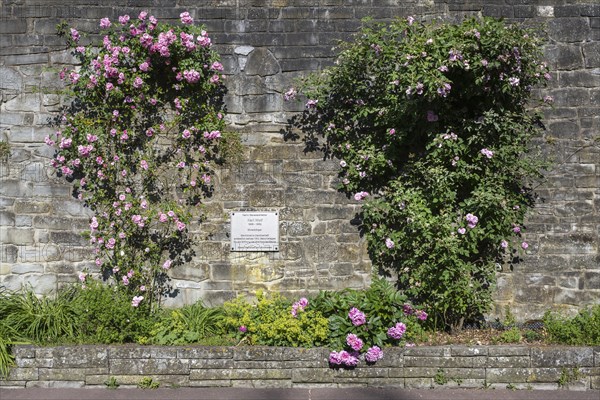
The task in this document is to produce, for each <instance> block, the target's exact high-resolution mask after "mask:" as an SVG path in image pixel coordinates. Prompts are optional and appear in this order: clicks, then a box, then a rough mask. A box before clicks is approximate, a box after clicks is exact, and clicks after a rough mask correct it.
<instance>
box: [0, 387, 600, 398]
mask: <svg viewBox="0 0 600 400" xmlns="http://www.w3.org/2000/svg"><path fill="white" fill-rule="evenodd" d="M159 399H160V400H365V399H368V400H600V391H597V390H593V391H591V390H589V391H566V390H504V389H503V390H498V389H489V390H484V389H368V388H356V389H329V388H328V389H324V388H320V389H297V388H294V389H246V388H179V389H155V390H150V389H148V390H142V389H116V390H110V389H45V388H31V389H0V400H159Z"/></svg>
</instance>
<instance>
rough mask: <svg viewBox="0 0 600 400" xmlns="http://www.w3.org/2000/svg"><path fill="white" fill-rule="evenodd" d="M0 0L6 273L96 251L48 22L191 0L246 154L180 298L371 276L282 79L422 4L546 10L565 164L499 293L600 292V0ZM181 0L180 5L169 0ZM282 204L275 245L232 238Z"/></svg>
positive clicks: (14, 285)
mask: <svg viewBox="0 0 600 400" xmlns="http://www.w3.org/2000/svg"><path fill="white" fill-rule="evenodd" d="M98 4H99V2H97V1H91V0H79V1H71V0H68V1H67V0H0V140H4V141H8V142H10V143H11V145H12V148H13V150H12V155H11V156H10V158H9V159H6V160H1V161H0V285H1V286H5V287H7V288H9V289H18V288H20V287H21V286H22V285H32V287H33V288H34V289H35V290H36V291H37V292H38V293H47V292H49V291H52V290H56V289H57V288H59V287H60V286H61V285H64V284H66V283H68V282H72V281H74V280H76V277H77V273H78V271H81V270H83V269H85V268H89V269H92V270H93V268H94V266H93V265H92V264H91V263H90V261H89V260H88V255H89V248H87V247H86V242H85V241H84V240H83V239H82V238H81V237H80V235H79V232H80V231H81V230H83V229H85V228H86V227H87V224H88V218H89V212H88V211H87V210H86V209H85V208H84V207H82V205H81V204H80V203H78V202H77V201H75V200H74V199H73V198H71V197H70V187H69V186H68V184H66V183H65V182H64V181H62V180H59V179H57V178H55V177H52V175H51V172H50V169H49V168H48V164H49V160H50V157H51V150H50V149H49V148H47V147H46V146H45V145H44V144H43V139H44V137H45V136H46V135H47V134H48V133H49V132H50V130H49V128H48V127H47V126H46V123H47V120H48V118H50V117H52V116H53V115H54V114H53V113H55V112H56V111H57V109H58V106H59V105H60V101H59V98H58V96H57V95H56V91H57V89H59V88H60V82H59V80H58V79H57V72H58V71H59V70H60V69H61V68H62V67H63V66H65V65H69V64H71V63H72V62H73V60H72V59H71V57H70V56H69V54H68V53H67V52H66V51H65V50H64V46H63V45H62V43H61V41H60V40H59V38H57V36H56V35H55V26H56V24H57V23H59V22H60V21H61V20H65V21H67V22H69V23H71V24H73V25H74V26H76V27H77V28H78V29H79V30H80V31H87V32H97V29H98V21H99V19H100V18H102V17H105V16H107V17H109V18H111V19H113V20H114V19H115V18H116V17H117V16H118V15H121V14H124V13H128V14H131V15H137V14H138V13H139V11H141V10H148V11H149V12H150V13H152V14H154V15H156V16H157V17H158V18H160V19H165V18H167V19H172V20H176V19H177V18H178V16H179V13H180V12H182V11H184V10H188V11H189V12H190V13H191V14H192V16H194V18H195V20H196V21H197V22H199V23H203V24H205V25H206V26H207V30H208V31H209V33H210V35H211V37H212V39H213V41H214V43H215V44H216V48H217V50H218V51H219V53H220V54H221V56H222V58H223V63H224V65H225V66H226V72H227V74H228V79H227V87H228V95H227V99H226V100H227V107H228V114H229V115H228V121H229V124H230V127H231V129H235V130H238V131H239V132H240V133H241V135H242V137H243V140H244V143H245V154H244V160H245V161H244V162H243V164H242V165H241V166H239V167H236V168H231V169H225V170H222V171H220V172H219V173H218V175H217V185H216V188H217V190H216V192H215V194H214V196H213V198H212V199H211V201H210V202H209V204H208V208H207V209H208V220H207V221H206V222H204V223H202V224H197V225H196V226H193V227H192V228H193V234H194V237H195V238H196V239H197V241H196V243H197V245H196V253H197V257H196V258H195V259H194V260H193V261H192V262H191V263H190V264H189V265H187V266H186V267H184V268H181V269H179V270H174V271H172V272H173V275H172V278H173V283H174V285H175V286H176V287H177V288H178V289H179V295H178V296H177V297H176V298H175V299H173V301H172V304H182V303H190V302H193V301H196V300H198V299H200V298H203V299H204V300H205V301H206V302H207V303H209V304H218V303H220V302H222V301H223V300H224V299H227V298H231V297H233V296H235V295H237V294H244V293H249V294H251V293H253V292H254V291H256V290H257V289H266V290H277V291H282V292H284V293H285V294H288V295H293V296H298V295H300V294H302V295H306V294H309V293H314V292H316V291H318V290H320V289H340V288H344V287H356V288H358V287H364V286H365V285H367V284H368V282H369V280H370V263H369V259H368V256H367V253H366V249H365V245H364V241H363V239H362V238H361V237H360V236H359V234H358V232H357V229H356V226H355V221H353V219H354V216H355V214H356V212H357V211H358V208H357V204H356V203H355V202H354V201H353V200H350V199H347V198H346V197H345V196H343V195H341V194H340V193H337V192H336V190H335V186H336V179H337V178H336V164H335V162H333V161H331V160H328V161H323V159H322V156H321V155H320V154H316V153H305V152H304V151H303V150H304V149H303V146H302V144H300V143H296V142H289V141H287V142H286V141H284V139H283V136H282V130H283V129H284V128H285V126H286V123H287V122H288V120H289V118H290V117H291V116H293V115H294V113H296V112H298V111H300V110H301V105H298V104H295V103H294V104H292V103H286V102H284V101H283V97H282V93H284V92H285V91H286V90H287V89H288V88H289V87H290V86H292V85H293V84H294V79H296V78H298V77H299V76H302V75H304V74H306V73H307V72H309V71H314V70H319V69H322V68H324V67H327V66H329V65H331V63H332V61H333V57H334V55H335V48H334V46H335V44H336V42H337V40H340V39H342V40H343V39H348V38H349V37H351V35H352V33H354V32H356V30H357V29H358V27H359V25H360V19H361V18H363V17H366V16H372V17H373V18H375V19H377V20H387V19H390V18H393V17H406V16H409V15H413V16H416V18H417V19H418V20H430V19H433V18H438V17H439V18H450V19H459V18H460V17H461V16H463V15H472V14H481V15H488V16H495V17H506V18H508V19H510V20H512V21H515V22H519V23H526V24H530V23H533V22H536V23H537V22H541V23H545V24H547V29H548V39H549V40H548V44H547V46H546V48H545V52H546V55H547V58H548V62H549V64H550V66H551V68H552V75H553V78H554V79H553V80H552V82H551V85H550V87H549V88H548V89H547V90H546V91H545V92H544V94H547V95H551V96H553V97H554V98H555V108H554V109H553V110H551V111H549V112H548V113H547V114H546V116H545V123H546V126H547V128H548V133H547V136H548V138H550V139H551V142H553V143H554V144H553V145H552V146H549V147H548V151H549V152H550V153H552V154H554V155H555V156H556V167H555V168H554V169H553V170H552V171H551V172H550V173H549V174H548V179H547V180H546V181H544V182H543V183H542V184H541V186H540V187H539V188H538V192H539V194H540V198H539V201H538V206H537V207H536V209H535V210H534V212H532V213H531V215H530V217H529V222H528V224H527V227H528V230H527V238H526V239H527V241H528V242H529V243H530V244H531V246H530V248H529V249H528V252H527V254H526V255H525V256H524V257H523V261H522V262H521V263H519V264H517V265H516V266H515V267H514V269H513V270H506V269H505V270H502V271H500V272H499V288H498V292H497V296H496V297H497V302H496V305H497V306H496V309H495V310H494V311H493V312H492V316H494V315H501V314H502V313H503V312H504V307H505V306H509V307H510V308H511V310H512V312H513V313H515V314H516V315H517V316H518V318H519V319H530V318H538V317H540V315H541V314H542V313H543V312H544V311H545V310H547V309H548V308H550V307H554V308H562V309H565V310H567V311H569V310H570V311H574V310H576V309H578V308H579V307H581V306H584V305H587V304H593V303H598V301H599V299H600V256H599V254H598V247H599V245H600V215H599V214H600V212H599V209H600V184H599V181H600V150H599V148H598V142H597V141H596V142H595V145H594V142H593V141H594V139H597V138H598V136H599V130H600V129H599V126H600V116H599V115H600V88H599V87H600V42H599V41H598V39H599V38H600V5H598V4H597V2H596V1H594V0H589V1H567V0H547V1H541V0H540V1H529V0H519V1H515V0H494V1H481V0H446V1H438V0H436V1H434V0H406V1H400V0H308V1H307V0H302V1H301V0H262V1H260V0H221V1H205V0H204V1H194V0H177V1H175V0H168V1H167V0H147V1H129V2H127V3H126V4H127V6H118V5H119V4H123V2H120V1H116V0H107V1H103V2H101V5H98ZM173 4H175V6H173ZM237 210H276V211H279V212H280V225H281V226H280V240H281V243H280V251H279V252H275V253H259V252H257V253H231V252H230V251H229V238H228V233H229V225H228V213H229V212H232V211H237Z"/></svg>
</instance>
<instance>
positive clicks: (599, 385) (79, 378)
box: [0, 345, 600, 390]
mask: <svg viewBox="0 0 600 400" xmlns="http://www.w3.org/2000/svg"><path fill="white" fill-rule="evenodd" d="M384 353H385V356H384V358H383V359H382V360H381V361H379V362H378V363H376V364H374V365H367V364H366V363H364V361H361V363H360V365H359V366H357V367H356V368H351V369H345V368H331V367H330V365H329V362H328V355H329V350H327V349H324V348H314V349H302V348H285V347H267V346H248V347H209V346H137V345H121V346H117V345H114V346H57V347H40V346H32V345H19V346H15V347H14V349H13V354H14V355H15V362H16V367H14V368H13V369H12V370H11V371H10V374H9V376H8V378H7V379H5V380H2V381H0V386H1V387H12V388H15V387H21V388H24V387H48V388H51V387H67V388H68V387H90V388H91V387H104V386H105V385H106V382H109V381H110V380H113V379H114V380H115V381H116V382H117V383H118V384H119V385H121V387H124V388H127V387H135V386H136V385H137V384H138V383H140V381H141V380H142V379H144V378H145V379H148V378H151V379H152V380H153V381H154V382H158V383H159V384H160V385H161V386H163V387H169V386H178V387H180V386H181V387H252V388H271V387H272V388H292V387H293V388H321V387H327V388H330V387H336V388H342V387H388V388H390V387H398V388H436V387H444V386H445V387H465V388H476V387H486V388H490V387H498V388H507V387H511V388H522V389H547V390H558V389H562V390H600V367H599V366H598V364H599V361H600V360H599V358H600V348H599V347H567V346H544V347H542V346H540V347H528V346H522V345H515V346H506V345H503V346H474V347H468V346H431V347H412V348H389V349H384Z"/></svg>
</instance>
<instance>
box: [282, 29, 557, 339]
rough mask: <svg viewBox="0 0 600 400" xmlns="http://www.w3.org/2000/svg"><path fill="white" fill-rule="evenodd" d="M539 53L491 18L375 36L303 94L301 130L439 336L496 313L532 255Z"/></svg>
mask: <svg viewBox="0 0 600 400" xmlns="http://www.w3.org/2000/svg"><path fill="white" fill-rule="evenodd" d="M540 49H541V42H540V40H539V39H538V38H537V37H536V36H535V34H534V32H533V31H529V30H526V29H523V28H521V27H518V26H515V25H506V24H504V23H503V22H502V21H498V20H495V19H491V18H485V19H469V20H465V21H464V22H462V23H461V24H456V25H455V24H447V23H433V24H420V23H417V22H416V21H415V19H414V18H408V19H405V20H397V21H395V22H393V23H391V24H388V25H384V24H375V23H367V24H366V25H365V26H364V28H363V29H361V31H360V32H359V33H358V34H357V35H356V36H355V39H354V41H352V42H349V43H346V44H344V45H342V46H341V52H340V55H339V58H338V59H337V61H336V65H334V66H333V67H331V68H329V69H327V70H325V71H323V72H322V73H318V74H315V75H313V76H311V77H310V78H309V79H307V80H306V81H305V82H304V83H303V84H302V87H301V89H300V90H299V92H300V93H302V94H304V95H305V96H306V98H308V101H306V110H305V112H304V113H303V114H302V116H301V117H300V118H298V119H297V125H298V127H299V128H300V129H301V130H302V131H303V132H304V133H305V134H306V135H305V141H306V144H307V146H308V147H309V148H310V149H320V150H323V151H324V152H325V153H326V154H327V155H329V156H331V157H334V158H337V159H338V160H339V182H340V186H339V189H340V190H341V191H343V192H345V193H346V194H347V195H348V196H349V197H351V198H353V199H354V200H356V201H358V202H360V203H361V204H362V231H363V232H364V234H365V235H366V238H367V241H368V247H369V252H370V256H371V260H372V262H373V264H374V266H375V267H376V268H377V269H378V270H379V272H381V273H382V274H385V275H388V276H394V277H397V285H398V287H399V288H400V289H401V290H402V291H403V293H405V294H406V295H407V296H408V298H409V299H410V300H411V301H412V302H414V303H415V304H421V305H423V306H424V307H425V308H426V309H427V310H428V311H429V314H430V319H429V320H430V321H431V323H432V324H434V325H437V326H438V327H448V328H451V329H459V328H460V327H462V325H463V323H464V321H465V320H472V319H476V318H478V317H479V316H481V315H482V313H484V312H486V311H487V310H489V308H490V306H491V301H492V290H493V288H494V284H495V273H496V269H497V266H499V265H503V264H506V263H509V262H512V261H514V260H517V259H518V257H519V256H520V254H521V253H520V252H521V251H523V250H524V249H527V248H528V247H529V244H528V243H527V241H526V239H525V237H524V226H523V220H524V216H525V213H526V212H527V210H528V209H529V208H530V207H531V206H532V205H533V204H534V195H533V192H532V182H533V181H534V180H535V179H536V178H538V177H540V174H541V171H542V167H543V166H544V165H545V164H544V163H543V162H542V161H541V158H539V157H538V154H537V151H536V150H535V148H534V146H533V142H532V139H533V138H535V137H536V136H539V135H540V133H541V129H542V126H541V123H540V120H539V117H538V116H537V115H536V114H534V113H532V112H530V111H529V110H530V106H532V105H533V104H532V103H531V101H530V100H531V94H532V89H533V88H534V87H537V86H543V85H544V84H545V82H546V81H547V80H549V79H550V74H549V73H548V69H547V67H546V65H545V64H544V62H543V61H542V53H541V50H540ZM296 95H297V91H296V90H295V89H294V90H290V91H288V92H287V93H286V99H288V100H291V99H292V98H294V97H296ZM546 100H547V101H551V99H549V98H546Z"/></svg>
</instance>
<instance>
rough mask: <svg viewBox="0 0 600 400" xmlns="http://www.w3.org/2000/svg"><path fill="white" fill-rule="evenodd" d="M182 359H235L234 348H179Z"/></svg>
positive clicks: (179, 355) (178, 354)
mask: <svg viewBox="0 0 600 400" xmlns="http://www.w3.org/2000/svg"><path fill="white" fill-rule="evenodd" d="M177 358H180V359H215V358H219V359H227V358H231V359H233V348H231V347H212V346H197V347H196V346H185V347H178V348H177Z"/></svg>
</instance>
